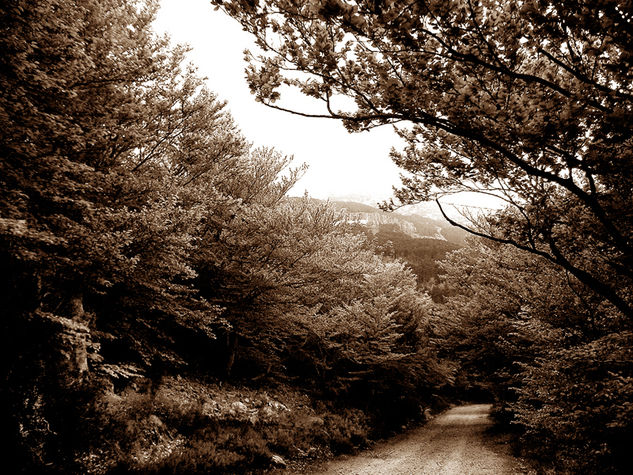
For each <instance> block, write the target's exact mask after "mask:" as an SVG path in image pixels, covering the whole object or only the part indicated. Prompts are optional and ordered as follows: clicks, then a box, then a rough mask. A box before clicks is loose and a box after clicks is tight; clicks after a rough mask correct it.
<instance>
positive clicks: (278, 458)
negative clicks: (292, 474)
mask: <svg viewBox="0 0 633 475" xmlns="http://www.w3.org/2000/svg"><path fill="white" fill-rule="evenodd" d="M270 461H271V462H272V463H274V464H275V465H281V466H282V467H285V466H286V461H285V460H284V459H283V458H282V457H281V456H280V455H273V456H272V457H270Z"/></svg>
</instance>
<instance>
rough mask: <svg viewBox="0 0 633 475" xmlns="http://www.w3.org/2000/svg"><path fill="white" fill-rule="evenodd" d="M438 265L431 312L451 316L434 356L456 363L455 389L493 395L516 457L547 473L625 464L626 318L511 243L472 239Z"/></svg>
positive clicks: (611, 469)
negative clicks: (443, 292) (438, 289)
mask: <svg viewBox="0 0 633 475" xmlns="http://www.w3.org/2000/svg"><path fill="white" fill-rule="evenodd" d="M441 266H442V268H443V269H444V272H445V273H444V275H443V279H444V283H445V284H446V286H447V288H448V289H450V293H449V296H448V297H447V298H446V302H445V303H443V304H440V305H437V307H436V311H437V312H438V313H439V314H440V315H442V316H443V317H444V318H445V319H449V321H450V322H451V325H449V326H448V327H446V328H445V329H444V330H447V333H446V334H445V340H444V342H443V345H442V350H443V352H442V355H444V356H446V355H449V354H450V355H454V357H456V359H457V360H458V362H460V366H461V367H460V370H459V372H458V376H457V383H456V390H457V395H458V396H460V397H464V396H465V397H482V396H487V397H490V396H493V397H494V399H495V401H496V409H495V416H496V418H497V420H498V421H499V422H501V423H502V424H503V425H505V426H506V427H510V428H514V429H515V431H516V432H517V434H518V435H519V442H520V445H519V447H520V450H521V451H522V453H523V454H525V455H529V456H532V457H535V458H537V459H538V460H539V461H540V462H541V463H542V464H543V465H544V466H550V467H551V466H553V467H554V470H556V471H557V472H563V473H568V472H569V473H621V472H622V471H623V470H625V468H624V467H625V466H626V463H627V462H626V455H625V449H624V447H623V445H622V443H623V442H622V441H624V440H626V439H627V437H629V436H630V431H631V427H630V424H629V422H628V421H629V420H630V414H629V412H630V404H629V402H628V401H629V399H630V387H631V384H630V377H631V376H630V371H631V368H630V364H629V362H630V354H629V353H630V348H631V344H630V343H631V342H630V335H629V333H630V332H629V331H628V330H627V321H626V319H625V318H623V317H622V315H620V314H618V313H617V312H614V311H613V308H612V307H611V306H609V305H605V304H604V300H603V299H602V298H601V297H600V296H598V295H596V294H595V293H593V292H591V291H590V290H589V289H587V288H585V287H584V286H582V284H581V283H580V282H578V281H576V280H574V279H573V277H571V276H570V275H569V274H566V273H565V272H562V271H560V269H558V268H556V267H553V266H552V265H550V264H548V263H547V261H544V260H542V259H539V258H535V257H533V256H531V255H529V254H526V253H519V252H517V251H516V250H514V249H512V248H508V247H499V246H498V245H492V246H490V245H484V244H483V243H478V244H477V243H473V244H472V245H471V246H470V248H465V249H462V250H459V251H456V252H455V253H453V254H451V255H450V256H449V258H448V259H446V260H445V261H444V262H443V263H442V264H441ZM444 353H445V354H444ZM482 391H483V394H482Z"/></svg>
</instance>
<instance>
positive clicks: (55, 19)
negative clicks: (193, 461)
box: [0, 0, 248, 471]
mask: <svg viewBox="0 0 633 475" xmlns="http://www.w3.org/2000/svg"><path fill="white" fill-rule="evenodd" d="M156 9H157V3H156V2H153V1H138V2H126V1H123V0H107V1H105V2H100V1H85V2H75V1H47V0H41V1H38V2H25V1H19V0H16V1H11V2H5V3H3V4H2V6H0V24H1V25H2V26H1V28H2V31H3V34H2V37H1V38H0V46H1V47H2V50H3V54H2V57H1V58H0V66H1V73H0V87H1V91H0V116H1V117H2V124H3V127H2V130H0V267H1V268H2V275H1V277H2V285H1V286H0V302H1V305H2V308H3V318H2V321H1V322H0V324H1V325H2V332H1V333H2V345H1V346H2V351H3V354H2V369H1V371H2V373H1V374H2V378H3V382H4V384H3V385H2V391H1V393H0V396H1V397H2V402H3V404H2V408H3V409H2V413H1V415H2V418H3V420H2V424H0V425H2V430H3V431H7V432H8V434H9V436H8V438H9V440H13V441H14V442H15V444H16V447H15V448H16V450H15V451H14V452H15V454H23V455H25V457H26V458H27V459H28V460H25V461H24V465H25V467H29V466H30V465H29V464H31V463H34V464H35V466H38V467H43V465H41V463H48V462H51V463H52V464H58V463H61V464H62V465H64V463H65V462H66V463H71V462H70V461H71V460H72V455H73V453H72V452H73V450H74V449H76V448H77V447H78V446H79V445H81V444H82V443H83V441H80V440H78V438H77V436H76V435H73V433H75V432H77V433H80V432H81V430H75V429H72V430H68V429H69V427H71V426H72V425H73V424H83V423H84V422H82V420H83V417H82V416H83V414H82V412H81V411H78V410H76V409H77V408H81V409H82V411H88V410H90V407H91V406H90V403H89V402H90V394H92V393H91V390H90V387H91V386H90V385H91V384H93V383H94V382H95V381H99V376H98V375H99V374H100V375H101V376H103V375H104V374H105V375H107V376H109V377H111V378H112V379H116V377H117V376H122V375H126V374H127V375H128V376H129V374H130V372H131V373H132V374H134V373H136V374H138V371H139V368H140V369H141V370H142V369H143V368H147V367H148V366H150V365H151V363H152V361H153V360H154V359H155V358H156V357H165V358H171V359H176V356H177V355H175V352H174V348H173V341H172V335H171V330H173V329H174V328H176V329H179V328H195V329H196V330H197V331H200V332H203V333H204V332H206V334H207V337H208V335H209V334H210V329H209V325H210V323H212V322H214V321H216V320H217V316H218V309H217V308H216V307H214V306H213V305H211V304H209V303H208V302H206V301H205V300H204V299H202V298H200V296H199V293H198V292H197V290H196V289H195V288H194V287H193V286H192V282H193V278H194V277H195V272H194V269H193V265H192V264H193V260H192V258H191V253H192V252H193V250H194V247H195V246H194V244H195V242H196V234H197V231H198V229H199V227H200V226H201V220H202V217H203V216H204V213H203V211H204V210H205V209H207V208H208V207H210V206H211V205H210V204H208V202H207V201H205V200H206V199H207V195H208V192H209V189H210V188H211V186H212V185H213V184H217V183H218V182H219V181H221V180H226V179H227V176H228V174H229V172H230V171H231V166H230V165H229V166H227V163H231V162H234V160H235V158H236V157H238V156H241V155H242V154H243V153H245V151H246V150H247V149H248V144H247V143H246V142H245V141H244V139H243V138H242V137H241V135H240V134H239V133H238V132H237V130H236V128H235V125H234V123H233V121H232V119H231V118H230V116H229V115H228V114H227V113H226V111H225V110H224V104H223V103H221V102H219V101H218V100H217V98H216V97H215V95H213V94H211V93H209V92H208V91H206V90H204V88H202V82H203V81H202V79H201V78H199V77H198V76H197V75H196V73H195V71H194V70H193V69H192V68H187V67H185V66H184V54H185V51H186V50H185V48H182V47H172V46H170V44H169V41H168V39H167V38H162V37H157V36H156V35H155V33H154V32H153V31H152V29H151V22H152V20H153V17H154V14H155V12H156ZM227 170H228V171H227ZM203 178H206V180H203ZM194 185H195V186H194ZM202 185H205V186H206V189H205V188H204V187H203V186H202ZM211 204H214V202H211ZM205 206H206V207H205ZM101 343H103V346H101V347H100V345H101ZM100 348H101V350H105V351H101V353H100V351H99V349H100ZM103 355H105V357H106V358H107V359H104V356H103ZM129 362H133V363H136V364H137V365H138V367H137V368H135V369H133V370H131V371H130V370H129V368H126V367H124V366H122V365H121V363H129ZM86 424H88V423H87V422H86ZM20 427H22V428H23V430H21V431H20V429H19V428H20ZM56 447H58V448H59V450H57V449H56ZM60 447H61V448H60ZM22 449H24V450H22ZM65 449H68V450H65ZM71 449H72V450H71ZM56 452H59V453H60V454H61V455H56ZM64 458H66V459H67V460H60V459H64ZM38 464H40V465H38ZM27 469H28V468H27ZM34 470H35V469H34ZM36 471H38V470H36Z"/></svg>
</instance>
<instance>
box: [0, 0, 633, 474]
mask: <svg viewBox="0 0 633 475" xmlns="http://www.w3.org/2000/svg"><path fill="white" fill-rule="evenodd" d="M212 3H214V4H216V5H217V6H218V7H219V8H220V9H222V10H223V11H225V12H226V13H227V14H229V15H231V16H232V17H234V18H236V19H237V20H238V21H240V22H241V24H242V26H243V27H244V28H245V29H246V30H247V31H249V32H250V33H252V34H253V35H254V36H255V37H256V38H257V41H258V44H259V46H260V48H261V50H262V51H261V55H260V56H252V57H251V64H250V65H249V66H248V69H247V74H248V80H249V83H250V86H251V89H252V91H253V92H254V94H255V96H256V99H257V100H259V101H260V102H263V103H265V104H267V105H269V106H270V107H273V108H281V109H288V108H287V107H285V106H282V105H280V103H279V102H278V99H279V98H280V97H281V96H282V95H283V94H282V93H280V92H279V91H280V88H281V91H282V92H283V89H284V88H285V87H288V86H289V87H293V88H298V89H299V90H300V91H301V92H302V93H304V94H306V95H308V96H311V97H313V98H316V99H320V100H322V101H323V103H324V105H325V110H326V111H327V113H324V114H321V115H323V116H327V117H329V118H332V119H334V120H340V121H342V122H343V124H344V126H345V127H347V128H348V129H349V130H350V131H351V132H354V131H360V130H365V129H369V128H372V127H375V126H379V125H386V124H394V125H396V126H397V129H398V132H399V134H400V135H401V137H402V138H403V140H404V141H405V142H406V145H405V148H404V149H403V150H401V151H397V150H394V151H393V153H392V155H393V157H392V158H393V159H394V160H395V162H396V163H397V164H398V165H399V166H400V167H401V168H402V169H403V187H402V188H401V189H399V190H397V191H396V193H395V197H394V199H393V200H392V201H391V202H390V203H385V204H384V207H385V208H391V209H394V208H397V207H399V206H402V205H405V204H408V203H416V202H420V201H429V200H434V199H437V200H438V205H439V206H441V205H442V201H441V200H442V197H444V196H446V195H447V194H451V193H456V192H459V191H473V190H475V191H479V192H481V193H486V194H495V196H498V197H499V199H500V200H501V201H502V202H503V203H504V207H502V208H500V209H499V210H498V211H496V212H491V213H488V214H477V215H473V214H470V215H466V216H465V218H467V219H465V220H455V219H452V218H450V217H448V216H447V220H449V221H450V222H451V223H452V224H453V225H454V226H455V227H456V228H458V229H459V231H458V232H459V233H462V231H468V233H469V234H470V235H471V238H469V239H466V240H465V241H461V242H459V243H450V242H445V241H439V242H435V241H433V240H427V239H415V238H410V237H403V235H402V234H401V233H395V232H394V231H393V230H389V229H388V228H387V229H383V230H382V231H380V232H378V233H377V234H375V235H374V234H372V233H368V232H367V230H363V229H362V227H359V226H358V224H357V223H354V222H350V220H348V219H347V218H346V215H345V213H346V211H341V210H340V209H337V208H336V207H335V206H334V205H333V204H330V203H327V202H318V201H315V200H312V199H310V198H309V197H307V196H306V197H305V198H289V197H288V196H287V195H288V191H289V190H290V189H291V188H292V186H293V185H294V184H295V183H296V181H297V180H298V179H299V178H300V177H301V176H302V174H303V173H304V172H305V169H304V168H303V167H302V166H297V167H293V164H292V163H291V159H290V158H288V157H286V156H284V155H283V154H281V153H279V152H278V151H276V150H274V149H270V148H261V147H258V146H257V144H252V143H250V142H249V141H248V137H244V136H242V134H241V132H240V130H239V129H238V127H237V125H236V120H235V119H234V118H233V117H231V115H230V113H229V112H228V110H227V104H226V103H225V102H224V101H223V100H221V99H220V98H218V97H217V96H216V95H215V94H214V93H213V92H212V91H209V90H208V89H207V88H206V86H205V81H204V79H203V78H202V77H200V76H199V74H198V73H197V72H196V69H195V67H194V66H191V65H189V64H187V62H186V61H185V57H186V52H187V48H186V47H183V46H175V45H172V44H171V43H170V42H169V40H168V38H166V37H162V36H159V35H157V34H156V33H154V31H153V30H152V21H153V18H154V16H155V14H156V11H157V8H158V7H157V3H156V2H154V1H151V0H147V1H145V0H129V1H126V0H101V1H97V0H82V1H73V0H37V1H35V2H27V1H26V0H9V1H5V2H3V3H2V4H1V5H0V28H1V29H2V32H3V34H2V35H1V36H0V117H1V118H2V127H1V128H0V135H1V141H0V147H1V148H0V150H1V151H0V185H1V186H0V269H1V278H2V282H1V285H0V306H1V308H2V309H3V315H2V320H1V323H0V324H1V325H2V326H1V330H0V338H1V339H2V341H1V344H0V348H1V351H2V357H1V358H0V361H1V364H0V367H1V372H2V373H1V375H2V386H1V389H0V404H1V408H2V409H1V411H0V414H1V416H0V428H1V430H2V433H3V436H4V437H3V440H5V441H6V442H5V460H4V466H5V467H6V468H7V470H8V473H51V474H52V473H64V474H65V473H93V474H106V473H183V474H185V473H253V472H261V471H266V470H268V469H271V468H274V467H277V468H282V467H287V468H288V469H289V470H290V471H293V470H299V469H300V468H301V467H302V466H303V465H302V464H305V463H308V462H311V461H314V460H320V459H323V458H327V457H331V456H332V455H333V454H338V453H342V452H349V451H352V450H355V449H357V448H360V447H364V446H367V445H368V444H369V443H370V442H371V441H372V440H375V439H377V438H379V437H382V436H385V435H389V434H393V433H395V432H398V431H401V430H403V429H404V428H406V427H409V426H411V425H412V424H417V423H422V422H424V421H425V420H427V419H428V418H429V417H430V414H431V413H432V412H434V411H436V410H439V409H442V408H444V407H447V406H448V405H449V404H451V403H453V402H456V401H462V400H482V401H484V400H485V401H493V402H494V403H495V410H494V415H495V419H496V420H497V422H498V425H499V428H501V429H502V430H507V431H510V432H512V434H513V436H514V438H515V441H516V448H517V452H518V453H520V454H522V455H524V456H526V457H529V458H530V459H531V460H533V463H534V464H536V466H538V467H540V468H541V469H543V470H553V471H555V473H585V474H586V473H626V472H627V469H628V468H630V462H629V460H628V453H627V452H628V448H629V441H630V440H631V439H632V438H633V404H632V403H631V401H633V345H632V344H633V332H632V329H631V318H633V310H632V309H633V246H632V245H631V242H632V240H633V226H632V224H633V223H632V221H633V211H632V210H633V206H632V205H633V203H632V202H631V200H632V198H631V197H632V196H633V190H632V189H631V188H632V186H633V182H632V180H631V176H632V175H631V172H632V171H633V146H632V145H633V77H632V74H633V73H632V72H631V71H632V70H631V67H630V66H631V61H633V36H632V34H631V31H632V30H631V29H630V28H628V25H629V24H630V23H631V22H633V8H632V7H631V4H630V2H623V1H615V0H604V1H602V0H601V1H597V2H596V1H592V2H583V1H578V0H569V1H568V0H563V1H560V2H550V1H545V0H525V1H524V2H509V1H508V2H506V1H478V2H474V1H473V2H471V1H463V0H455V1H453V0H451V1H445V0H442V1H424V2H407V1H399V0H390V1H385V2H374V1H371V2H365V1H352V0H350V1H341V0H324V1H319V0H308V1H305V0H266V1H263V0H261V1H252V0H244V1H241V0H232V1H231V0H224V1H221V0H218V1H214V2H212ZM212 7H213V6H212V5H209V8H212ZM298 72H299V73H301V74H298ZM339 96H347V97H349V98H351V99H353V101H351V102H345V103H346V104H350V103H352V104H355V105H356V109H353V110H347V111H345V110H338V108H337V106H336V99H337V97H339ZM288 112H289V113H303V114H307V115H309V114H310V113H309V112H301V111H293V110H288ZM317 115H319V114H317ZM342 159H344V157H342ZM460 235H461V234H460ZM425 243H426V244H428V246H426V247H425ZM415 272H418V275H416V273H415ZM424 273H426V274H424ZM422 274H424V275H422Z"/></svg>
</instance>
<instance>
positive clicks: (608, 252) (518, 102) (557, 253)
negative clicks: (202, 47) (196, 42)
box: [214, 0, 633, 316]
mask: <svg viewBox="0 0 633 475" xmlns="http://www.w3.org/2000/svg"><path fill="white" fill-rule="evenodd" d="M214 3H216V5H218V6H219V7H220V8H222V9H223V10H224V11H226V12H227V13H228V14H230V15H231V16H233V17H234V18H236V19H237V20H239V21H240V23H241V24H242V26H243V27H244V28H245V29H246V30H247V31H249V32H251V33H252V34H253V35H255V37H256V39H257V44H258V46H259V47H260V48H261V50H262V51H261V54H258V55H251V56H250V59H251V64H250V66H249V67H248V70H247V74H248V78H249V82H250V86H251V89H252V91H253V92H254V93H255V95H256V97H257V99H258V100H259V101H261V102H263V103H264V104H266V105H268V106H270V107H273V108H277V109H281V110H290V108H289V107H288V106H286V105H284V104H283V102H282V101H280V99H281V98H282V97H281V91H282V89H283V88H284V87H286V86H290V87H292V88H296V89H298V90H299V91H300V92H302V93H303V94H305V95H307V96H310V97H313V98H316V99H319V100H320V101H322V103H323V109H324V113H322V114H319V113H316V114H315V113H310V112H305V111H291V112H294V113H298V114H303V115H309V116H317V117H333V118H336V119H340V120H342V121H343V123H344V124H345V126H346V127H347V128H348V129H349V130H351V131H358V130H364V129H368V128H371V127H375V126H379V125H383V124H399V123H403V122H404V123H408V124H409V125H405V126H402V127H401V128H400V129H399V133H400V135H401V136H402V138H403V139H404V140H405V141H406V143H407V145H406V147H405V149H404V150H403V151H401V152H396V151H394V153H393V154H392V155H393V159H394V160H395V162H396V164H398V165H399V166H400V167H401V168H403V170H405V172H407V175H406V176H405V177H404V182H403V183H404V186H403V188H402V189H401V190H400V191H398V192H397V198H398V199H399V201H400V203H405V204H406V203H410V202H417V201H420V200H427V199H431V198H434V197H438V196H442V194H444V193H452V192H456V191H463V190H471V191H478V192H482V193H491V194H493V195H496V196H498V197H499V198H500V200H501V202H502V203H503V204H505V205H506V206H508V210H506V211H505V212H504V213H502V214H500V215H498V216H496V217H494V218H492V219H491V220H490V221H489V222H487V223H485V222H484V223H471V224H472V226H471V228H470V229H471V230H472V231H475V232H478V233H479V234H481V235H485V236H488V237H491V238H494V239H496V240H497V241H499V242H505V243H510V244H512V245H514V246H516V247H519V248H521V249H524V250H529V251H530V252H533V253H535V254H537V255H540V256H542V257H544V258H546V259H548V260H550V261H551V262H554V263H556V264H557V265H560V266H562V267H563V268H565V269H566V270H567V271H568V272H570V273H571V274H572V275H573V276H574V277H575V278H576V279H578V280H579V281H581V282H583V283H584V284H585V285H588V286H589V287H591V288H592V289H593V290H594V292H596V293H598V294H600V295H602V296H603V297H604V298H606V299H607V300H608V301H610V302H611V303H612V304H613V305H614V306H615V307H617V308H618V309H619V310H620V311H621V312H622V313H624V314H626V315H629V316H631V315H633V310H632V308H631V303H630V301H629V298H630V287H631V275H632V272H633V267H632V264H633V248H631V230H632V229H633V226H632V224H633V223H632V222H631V219H632V216H633V215H632V214H631V211H630V210H631V209H632V207H631V206H630V197H631V188H630V187H631V181H630V176H631V172H632V170H633V169H632V165H633V161H632V157H633V155H632V154H631V133H630V131H631V130H632V129H633V127H631V114H630V109H631V99H632V97H633V96H632V94H631V87H632V84H633V82H632V81H631V68H630V62H631V56H632V55H633V47H632V37H631V34H630V33H629V30H630V28H627V26H628V25H629V24H630V23H631V22H632V21H633V10H632V9H631V8H632V7H631V4H630V2H624V1H614V0H606V1H601V2H598V3H595V2H585V1H580V2H579V1H577V0H570V1H563V2H551V1H549V0H530V1H524V2H521V3H517V2H512V1H498V0H483V1H477V2H472V1H464V0H451V1H443V0H442V1H439V0H438V1H435V0H434V1H426V2H409V1H404V0H390V1H386V2H373V1H369V2H367V1H363V0H359V1H355V0H352V1H341V0H322V1H319V0H315V1H307V2H306V1H303V0H301V1H298V0H297V1H294V0H290V1H288V0H267V1H258V2H252V1H250V0H233V1H225V0H222V1H217V2H214ZM297 71H298V72H299V74H297ZM348 99H351V100H348ZM398 204H399V203H396V204H395V205H394V206H397V205H398ZM455 224H458V223H455ZM579 242H582V245H581V246H579V244H578V243H579Z"/></svg>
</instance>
